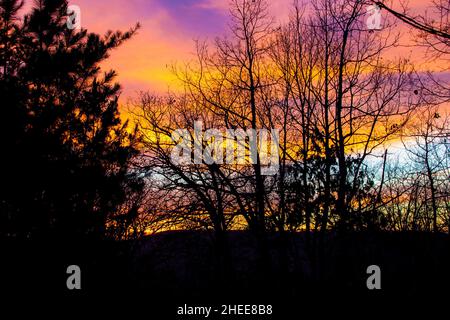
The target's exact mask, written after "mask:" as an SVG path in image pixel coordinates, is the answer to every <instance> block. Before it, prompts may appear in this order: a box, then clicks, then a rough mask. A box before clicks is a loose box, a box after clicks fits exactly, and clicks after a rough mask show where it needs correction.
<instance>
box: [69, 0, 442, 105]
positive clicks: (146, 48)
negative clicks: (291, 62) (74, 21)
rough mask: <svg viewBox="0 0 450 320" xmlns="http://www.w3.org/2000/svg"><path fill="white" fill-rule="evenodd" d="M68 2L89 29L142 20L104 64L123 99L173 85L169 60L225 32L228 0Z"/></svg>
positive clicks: (279, 6) (402, 52)
mask: <svg viewBox="0 0 450 320" xmlns="http://www.w3.org/2000/svg"><path fill="white" fill-rule="evenodd" d="M306 1H307V0H306ZM292 2H293V0H273V1H269V3H270V10H271V13H272V14H273V16H274V17H276V18H277V19H278V20H279V21H280V20H284V19H286V17H287V16H288V14H289V10H290V4H291V3H292ZM70 4H76V5H78V6H79V7H80V8H81V14H82V17H81V22H82V26H83V27H84V28H87V29H88V30H89V31H94V32H98V33H101V34H103V33H105V32H106V31H107V30H109V29H113V30H117V29H118V30H126V29H128V28H130V27H131V26H133V25H134V24H135V23H136V22H140V23H141V24H142V29H141V30H140V31H139V34H138V35H137V36H135V37H134V38H133V39H132V40H130V41H129V42H127V43H125V44H124V45H123V46H122V47H120V48H119V49H117V50H116V51H114V52H113V54H112V56H111V58H110V59H109V60H108V61H107V62H106V63H105V64H104V68H106V69H115V70H116V71H117V72H118V74H119V77H118V81H119V82H120V83H121V84H122V87H123V93H122V97H121V102H122V103H124V102H126V100H127V97H130V96H133V95H134V94H135V93H136V92H137V91H139V90H149V91H152V92H157V93H164V92H167V90H168V89H169V88H170V89H172V90H174V89H176V88H177V82H176V80H175V78H174V76H173V75H172V73H171V71H170V66H171V65H172V64H173V63H175V62H181V63H182V62H184V61H187V60H190V59H192V58H193V57H194V56H193V51H194V40H195V39H213V38H214V37H216V36H221V35H226V34H227V22H228V0H97V1H92V0H71V1H70ZM430 4H431V0H423V1H420V0H412V1H410V2H409V7H410V8H411V9H412V11H411V12H413V13H423V12H424V10H425V8H426V7H427V5H430ZM394 7H395V6H394ZM384 14H385V13H383V15H384ZM402 30H405V31H407V32H406V33H405V34H406V37H408V35H409V34H411V32H408V31H409V30H408V29H407V28H406V27H403V28H402ZM395 54H396V55H399V56H410V57H411V58H412V59H413V60H415V61H417V62H419V63H420V62H423V55H422V53H421V52H420V50H419V49H417V48H402V49H399V50H398V51H397V52H396V53H395ZM435 67H438V68H440V67H441V66H440V65H439V64H435Z"/></svg>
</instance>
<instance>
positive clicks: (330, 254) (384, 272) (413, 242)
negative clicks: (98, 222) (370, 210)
mask: <svg viewBox="0 0 450 320" xmlns="http://www.w3.org/2000/svg"><path fill="white" fill-rule="evenodd" d="M309 238H310V239H307V236H306V235H305V234H287V235H285V236H280V235H279V234H273V235H270V236H269V237H268V239H267V252H268V254H267V255H266V256H264V257H262V255H261V254H260V252H261V250H260V249H259V247H258V246H257V242H256V240H255V238H254V237H253V236H252V235H251V234H249V233H246V232H232V233H229V234H228V238H227V245H226V246H225V248H228V249H227V250H225V251H221V253H220V254H219V255H218V254H217V252H218V250H219V249H218V248H217V246H216V245H215V242H214V238H213V236H212V234H210V233H206V232H205V233H202V232H189V231H185V232H181V231H180V232H172V233H163V234H158V235H155V236H152V237H149V238H146V239H143V240H140V241H129V242H120V243H117V242H101V243H69V242H64V241H48V240H47V241H42V242H33V243H17V242H10V243H2V248H1V249H2V252H3V254H2V256H3V257H4V259H2V262H1V270H0V271H1V274H0V275H1V278H2V280H1V284H0V290H1V291H2V296H4V297H5V298H6V300H5V299H4V298H2V299H3V302H4V303H5V304H8V303H9V302H10V301H11V302H20V303H21V304H22V305H26V304H27V303H28V302H36V301H38V300H41V299H42V300H44V301H45V303H44V305H43V304H42V303H41V306H43V307H44V309H45V307H46V306H48V307H49V308H50V309H51V308H53V307H52V304H58V305H61V304H60V303H69V305H70V304H71V303H74V304H75V305H77V306H79V307H80V306H81V305H82V304H84V303H87V304H91V305H94V306H97V307H98V306H102V308H104V309H105V310H108V311H113V312H114V310H119V309H122V310H125V312H127V313H129V314H131V313H133V312H141V311H142V312H144V313H145V314H146V315H147V316H146V317H144V319H203V318H204V317H203V316H178V315H177V310H178V307H180V306H184V305H185V304H187V305H188V306H201V305H204V306H212V307H217V308H219V309H220V308H221V305H222V304H257V305H261V304H264V305H269V304H270V305H273V308H274V312H273V314H272V315H271V316H267V315H266V316H244V315H232V316H230V315H228V316H219V315H216V318H217V319H301V318H302V317H301V315H305V314H306V313H307V312H309V313H314V314H324V313H329V314H334V313H335V312H337V310H338V309H339V310H340V311H343V312H344V313H345V312H349V313H351V312H356V310H360V309H359V308H361V310H363V311H361V312H362V313H359V315H361V318H362V319H365V318H366V317H367V316H368V315H370V314H373V313H374V312H380V313H383V312H385V310H389V311H386V312H388V313H390V314H391V313H392V312H393V311H392V310H391V308H392V307H395V308H398V310H399V312H400V313H401V314H404V313H405V312H408V313H414V312H415V310H417V309H418V308H421V309H428V310H432V311H437V310H439V311H444V313H446V314H447V315H448V312H445V310H447V308H448V304H449V301H450V300H449V298H450V250H449V249H450V239H449V236H448V235H445V234H426V233H370V234H368V233H355V234H349V235H346V236H335V235H331V234H329V235H327V236H326V239H325V244H324V246H320V241H319V239H318V238H317V239H316V238H315V237H314V236H310V237H309ZM321 248H324V249H322V250H321ZM226 257H228V258H226ZM69 265H79V266H80V268H81V272H82V276H81V279H82V282H81V283H82V289H81V290H79V291H76V290H75V291H70V290H68V289H67V287H66V279H67V277H68V275H67V274H66V268H67V266H69ZM369 265H378V266H379V267H380V269H381V290H369V289H368V288H367V286H366V280H367V278H368V277H369V276H370V275H368V274H367V273H366V271H367V267H368V266H369ZM7 301H8V302H7ZM56 301H58V302H56ZM441 301H443V302H441ZM445 301H446V302H445ZM0 306H1V304H0ZM358 312H360V311H358ZM63 318H64V317H63ZM209 318H213V316H210V317H209ZM444 318H446V317H444Z"/></svg>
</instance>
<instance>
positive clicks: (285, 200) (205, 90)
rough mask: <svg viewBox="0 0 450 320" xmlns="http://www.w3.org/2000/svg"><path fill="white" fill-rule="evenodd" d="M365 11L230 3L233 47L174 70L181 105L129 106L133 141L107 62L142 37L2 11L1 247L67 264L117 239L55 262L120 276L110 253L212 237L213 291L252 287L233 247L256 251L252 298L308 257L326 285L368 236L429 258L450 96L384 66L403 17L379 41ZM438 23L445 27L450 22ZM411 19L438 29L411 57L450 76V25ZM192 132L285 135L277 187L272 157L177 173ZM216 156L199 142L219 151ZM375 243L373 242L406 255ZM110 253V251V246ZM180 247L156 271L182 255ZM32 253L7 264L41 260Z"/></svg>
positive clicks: (443, 185)
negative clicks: (110, 268)
mask: <svg viewBox="0 0 450 320" xmlns="http://www.w3.org/2000/svg"><path fill="white" fill-rule="evenodd" d="M370 4H371V2H367V1H362V0H352V1H347V0H345V1H344V0H342V1H341V0H338V1H335V0H312V1H311V2H310V3H309V4H308V5H302V4H300V3H297V2H295V4H294V5H293V6H292V10H291V14H290V16H289V19H288V21H287V22H285V23H284V24H281V25H278V24H276V23H275V21H274V19H273V18H272V17H271V15H270V12H269V9H268V4H267V3H266V2H265V1H263V0H252V1H250V0H248V1H247V0H234V1H231V3H230V5H231V7H230V9H231V10H230V14H231V23H230V28H231V30H230V32H229V36H228V37H224V38H217V39H216V40H215V41H214V42H212V43H206V42H205V43H202V42H197V43H196V53H197V55H196V59H195V60H194V61H192V62H190V63H187V64H185V65H183V66H175V67H174V72H175V73H176V74H177V76H178V78H179V80H180V83H181V84H182V87H183V89H184V90H183V92H178V93H171V94H168V95H164V96H158V95H154V94H151V93H145V92H144V93H142V94H141V95H140V97H139V98H138V99H136V100H135V101H134V102H133V103H132V105H131V106H130V107H131V108H130V111H131V113H133V114H134V116H135V117H134V120H135V125H131V124H129V123H128V122H122V121H121V118H120V114H119V108H118V98H119V95H120V86H119V85H118V84H117V83H115V82H114V77H115V72H114V71H106V72H104V71H102V70H101V69H100V64H101V62H102V61H104V60H105V59H107V58H108V56H109V54H110V52H111V50H113V49H115V48H117V47H119V46H120V45H121V44H122V43H123V42H124V41H127V40H128V39H130V38H132V36H133V35H134V34H135V33H136V32H137V30H138V28H139V25H137V26H136V27H134V28H132V29H130V30H129V31H127V32H119V31H117V32H108V33H107V34H105V35H104V36H99V35H97V34H94V33H89V32H88V31H87V30H84V29H82V30H81V31H79V30H70V29H69V28H68V27H67V25H66V23H67V2H66V1H62V0H61V1H59V0H55V1H46V0H40V1H35V3H34V6H33V8H32V9H31V11H30V12H27V13H25V15H22V14H20V11H21V9H22V7H23V2H21V1H18V0H1V1H0V17H1V18H0V19H1V20H0V101H1V106H2V107H1V111H2V119H3V124H2V126H1V129H0V130H1V135H0V136H1V137H3V145H2V148H3V150H4V152H3V154H2V159H1V165H2V166H1V168H2V186H3V187H2V191H1V192H0V210H1V213H0V239H1V241H2V242H3V243H7V244H10V243H13V242H20V241H25V242H27V241H40V240H45V241H48V240H50V241H51V243H52V244H51V246H58V245H62V244H65V243H71V244H72V245H71V247H70V248H71V249H72V248H73V247H72V246H73V244H74V243H93V242H95V243H97V240H110V241H104V243H108V246H107V247H101V251H96V250H95V249H93V248H92V247H91V248H90V249H88V248H89V245H87V246H84V245H83V246H80V247H79V248H78V249H76V250H75V253H74V252H73V251H71V250H66V251H67V252H66V251H65V252H64V253H61V251H58V252H59V254H61V255H62V256H63V258H62V262H63V263H65V262H66V261H69V260H71V257H72V261H73V260H76V259H81V260H82V261H83V262H82V263H86V264H87V265H89V266H91V267H92V266H94V268H100V267H99V264H98V261H102V262H101V263H100V265H102V266H103V265H106V264H107V263H112V264H113V263H115V264H116V265H115V266H116V267H117V268H121V265H120V263H121V262H123V260H120V261H121V262H118V260H114V259H113V260H108V259H110V258H105V257H106V255H109V253H110V251H109V250H113V251H114V250H117V252H115V255H118V252H120V253H121V254H122V253H123V252H124V251H127V250H119V249H118V248H119V247H120V248H121V249H122V248H125V247H127V248H128V245H130V244H131V247H133V248H136V246H133V245H136V244H137V247H139V248H140V249H138V251H137V252H140V253H135V252H136V251H135V252H134V253H133V254H137V255H138V257H139V258H141V256H140V255H139V254H142V252H145V246H146V244H145V243H146V237H145V236H146V235H148V234H153V233H157V232H159V231H167V230H195V231H207V232H206V233H202V232H198V237H199V238H198V239H200V238H202V237H203V234H208V235H213V239H214V241H213V242H212V244H213V246H212V247H213V252H214V254H213V255H212V257H211V259H210V260H208V261H207V262H205V263H212V265H213V270H214V272H215V273H217V278H214V279H215V280H218V281H221V282H220V283H221V284H224V285H225V284H226V283H228V285H235V284H236V283H238V282H240V283H241V282H244V283H246V282H245V281H246V279H243V278H242V277H241V278H239V276H236V272H237V271H236V270H238V269H239V268H237V267H236V265H237V264H239V263H238V262H236V260H237V261H239V259H240V257H242V256H240V254H239V253H236V252H239V249H236V248H234V249H233V246H234V247H236V245H235V244H231V243H230V238H232V239H235V240H236V241H238V242H239V241H247V240H245V239H246V238H245V237H246V235H251V237H253V238H252V239H253V240H254V248H252V249H249V250H253V249H254V252H253V251H252V253H251V255H253V254H254V255H255V257H257V258H255V261H256V262H255V265H256V266H257V268H256V269H255V270H254V272H255V276H254V278H252V280H251V281H250V280H249V282H248V283H252V284H257V283H259V284H260V285H261V286H262V284H261V283H260V282H258V281H259V280H260V279H261V278H260V276H261V277H263V278H264V277H266V278H267V277H268V276H269V275H274V272H278V273H277V274H275V275H276V276H278V277H277V281H278V283H284V284H286V283H288V282H289V279H288V278H286V277H287V274H288V273H289V272H287V270H294V271H295V272H299V273H302V272H303V273H302V277H304V278H303V279H306V278H307V276H305V268H304V267H302V266H303V265H304V263H305V262H304V259H307V260H308V261H309V262H308V267H307V268H306V269H308V270H309V271H310V273H309V274H310V279H309V280H311V279H317V278H320V279H321V280H320V281H322V280H324V278H323V277H325V276H328V275H329V273H330V272H333V271H332V270H331V269H330V267H326V265H328V266H335V265H337V262H336V261H340V260H339V259H343V260H348V261H350V262H351V261H352V259H353V258H354V257H355V256H357V255H359V254H360V252H362V251H358V250H359V249H358V250H357V249H355V250H353V249H351V243H352V241H353V240H352V239H359V240H358V241H362V242H361V245H362V246H363V244H364V241H368V240H367V239H369V238H366V237H365V236H364V234H375V233H377V232H379V233H382V232H398V233H397V234H398V235H401V234H405V238H404V239H413V241H412V243H414V245H418V244H419V243H421V242H420V241H418V240H417V239H418V238H414V235H411V233H412V234H414V233H415V232H417V233H418V234H419V233H420V232H430V233H431V232H433V233H434V234H435V236H436V239H437V238H438V239H443V235H442V234H444V233H448V232H449V226H450V179H449V178H450V153H449V146H450V144H449V142H450V141H449V139H450V137H449V131H450V130H449V121H450V120H449V119H450V118H448V117H447V116H446V114H445V111H444V109H443V108H442V107H441V105H442V104H444V103H447V102H448V100H449V97H450V91H449V88H448V87H447V86H446V84H445V83H444V82H443V81H442V79H440V78H438V77H437V75H435V74H433V73H431V72H429V73H427V72H423V71H422V70H418V68H417V66H415V65H414V64H413V63H412V62H411V61H410V60H409V59H408V58H405V57H402V58H394V57H395V56H394V55H393V54H392V53H391V52H392V50H394V49H396V48H398V47H399V45H400V37H399V35H398V34H397V33H396V31H395V30H396V29H395V28H396V25H397V23H399V21H402V20H407V18H408V17H407V16H406V15H405V14H401V13H398V15H400V16H401V17H402V19H399V20H398V17H397V16H398V15H392V16H391V15H386V16H383V18H384V19H385V20H384V21H383V30H382V31H374V30H367V26H366V7H367V6H368V5H370ZM386 8H389V7H386ZM436 8H437V9H440V11H439V12H440V13H441V15H442V17H444V16H445V14H447V18H448V6H447V7H446V6H441V7H436ZM389 10H390V11H392V9H389ZM405 17H406V18H405ZM407 21H409V20H407ZM418 21H420V23H421V26H428V27H429V28H431V29H432V30H434V31H436V30H441V31H442V30H443V32H444V33H442V32H434V33H433V32H429V31H430V30H427V29H426V28H419V30H418V31H417V32H419V34H418V35H417V39H416V41H417V42H419V43H418V44H420V45H426V46H428V47H429V49H430V52H431V53H432V54H433V58H435V59H442V61H446V60H445V59H446V58H448V57H447V54H448V42H447V39H448V38H446V37H445V31H446V30H448V25H447V26H445V25H442V21H444V19H443V18H442V19H441V20H440V21H441V24H440V25H433V23H434V22H429V21H434V20H427V17H423V19H421V20H418ZM447 23H448V19H447ZM412 26H413V27H416V26H415V25H414V24H412ZM412 30H415V29H414V28H413V29H412ZM414 32H416V31H414ZM443 34H444V35H443ZM447 71H448V70H447ZM199 122H201V123H202V126H203V130H204V131H205V130H208V129H215V130H217V131H219V132H221V133H223V132H225V131H224V130H227V129H229V130H231V129H233V130H241V131H242V132H246V130H249V129H253V130H260V129H267V130H271V129H273V128H275V129H277V130H279V138H278V140H277V141H276V142H277V143H278V148H277V150H275V156H276V158H277V159H278V160H279V167H277V170H276V172H275V173H273V172H272V173H271V174H269V175H268V174H267V172H266V171H267V170H266V169H267V163H265V162H264V161H263V153H264V151H263V150H262V149H259V150H257V157H256V159H257V161H256V162H254V163H244V164H234V163H231V164H220V163H216V162H210V161H209V160H210V157H208V155H205V154H201V155H199V156H200V157H201V160H202V163H201V164H182V165H180V164H177V163H174V161H173V157H172V155H173V147H174V146H175V145H176V144H177V143H179V142H180V141H179V139H178V138H176V137H175V138H174V137H173V132H175V131H176V130H178V129H187V130H188V134H189V135H190V137H191V139H192V141H197V139H196V137H195V133H194V131H193V128H194V125H195V123H199ZM210 140H211V139H210V138H207V137H204V139H200V142H199V143H200V144H201V146H202V147H205V148H208V146H209V148H211V146H212V145H213V143H212V142H211V141H210ZM224 141H225V140H224ZM231 144H232V145H233V146H234V147H236V141H234V140H233V141H232V142H231ZM395 146H401V148H400V149H401V150H402V151H401V153H400V155H398V154H397V155H395V154H394V152H395V150H397V149H396V148H395ZM220 147H222V146H220ZM244 149H245V150H246V151H247V152H248V151H249V149H250V145H249V141H247V140H245V141H244ZM216 151H217V150H216ZM213 153H214V152H213ZM273 153H274V152H273V151H272V156H274V154H273ZM244 160H246V161H248V159H247V158H246V159H244ZM237 230H239V231H243V230H244V231H245V232H244V233H243V234H244V235H245V236H238V234H241V233H240V232H239V233H238V232H237ZM181 234H183V233H181ZM186 234H190V233H186ZM356 234H358V235H357V236H356ZM361 234H363V235H361ZM336 235H337V236H338V237H342V238H336V237H337V236H336ZM352 235H355V236H354V237H355V238H352ZM431 236H432V235H431ZM420 237H422V235H421V236H420ZM169 238H170V234H169ZM400 238H401V237H400ZM155 239H158V238H157V236H156V237H155V238H153V240H151V241H150V242H151V243H152V244H151V245H150V244H148V246H149V247H152V246H153V243H154V242H156V243H158V241H157V240H155ZM198 239H197V240H198ZM239 239H241V240H239ZM242 239H244V240H242ZM370 239H371V238H370ZM379 239H381V240H377V241H378V242H377V241H375V242H374V243H377V244H381V243H388V244H391V243H397V242H395V241H398V240H383V239H384V238H382V237H381V238H379ZM389 239H391V238H389ZM394 239H397V238H395V237H394ZM419 239H422V238H419ZM427 239H428V238H427ZM433 239H434V238H433ZM119 240H121V241H119ZM122 240H123V241H122ZM197 240H194V241H193V242H194V243H195V241H197ZM253 240H251V241H250V240H249V241H250V242H252V241H253ZM114 241H115V243H116V244H115V245H117V247H114V248H116V249H113V248H112V247H110V246H109V244H110V243H111V242H114ZM390 241H394V242H390ZM427 241H428V240H427ZM427 241H425V242H423V243H426V245H430V246H431V244H434V243H435V242H434V241H435V240H430V241H429V242H427ZM436 241H438V240H436ZM150 242H149V243H150ZM118 243H119V244H118ZM180 243H182V241H180ZM252 243H253V242H252ZM423 243H422V244H423ZM115 245H114V246H115ZM176 245H177V244H176ZM176 245H174V246H172V247H171V246H168V249H167V250H169V251H174V252H165V253H162V254H161V256H164V254H173V255H178V253H177V252H176V249H174V248H176V247H177V246H176ZM178 245H179V244H178ZM403 245H404V244H402V246H403ZM424 245H425V244H424ZM163 247H164V246H163V245H162V246H159V247H156V249H155V248H154V249H155V250H154V252H159V251H158V250H161V248H163ZM243 247H245V246H244V245H243ZM299 247H300V249H299ZM369 247H370V246H369ZM375 247H376V246H373V243H372V247H370V248H375ZM95 248H96V247H95ZM105 248H106V249H105ZM142 248H144V249H142ZM152 248H153V247H152ZM349 248H350V249H349ZM34 249H35V248H34V247H33V249H30V248H28V249H26V251H24V252H17V248H13V249H11V251H14V252H13V253H12V254H13V255H14V257H17V255H21V256H23V255H26V254H30V255H33V257H34V258H37V259H45V258H46V255H45V254H44V253H43V252H42V251H39V252H32V251H33V250H34ZM347 249H348V250H347ZM421 249H424V248H421ZM139 250H140V251H139ZM180 250H182V251H183V253H186V250H187V251H189V249H186V248H184V249H183V248H182V249H180ZM333 250H334V251H333ZM346 250H347V251H346ZM361 250H363V249H361ZM374 250H375V249H374ZM363 251H364V250H363ZM99 252H102V254H105V256H102V255H101V254H100V255H98V253H99ZM274 252H276V254H275V255H274ZM336 252H338V253H339V254H336ZM389 252H390V251H389ZM396 252H397V251H395V250H393V251H392V254H396ZM421 252H422V251H421ZM425 252H426V248H425ZM430 252H434V251H430ZM48 254H49V255H52V254H54V251H51V252H50V253H48ZM153 254H154V253H153ZM379 254H381V253H379ZM241 255H244V253H241ZM113 256H114V254H113ZM299 256H302V257H299ZM424 256H426V254H425V253H424ZM73 257H75V258H73ZM108 257H110V256H108ZM305 257H306V258H305ZM427 257H428V256H427ZM139 258H138V259H137V260H133V261H140V260H139ZM158 258H160V256H158V257H157V258H154V259H158ZM102 259H103V260H102ZM333 259H336V260H333ZM380 259H381V258H380ZM383 259H385V260H383V261H385V262H386V261H388V258H386V257H384V258H383ZM366 260H367V261H368V262H369V260H370V259H368V258H367V259H366ZM366 260H364V259H363V260H358V263H361V261H363V262H366ZM91 261H95V263H91ZM130 261H131V260H130ZM128 262H129V261H128ZM140 263H142V261H141V262H140ZM145 263H146V262H144V263H142V265H143V266H145V265H146V264H145ZM386 263H387V262H386ZM142 265H137V266H131V267H130V265H128V266H127V267H124V268H125V269H126V270H127V271H130V270H136V268H137V269H139V267H140V266H142ZM431 265H432V266H434V265H435V264H431ZM342 266H343V267H342V269H344V268H345V266H346V264H345V263H343V264H342ZM430 268H431V267H430ZM175 269H176V268H175ZM431 269H432V268H431ZM20 270H22V269H20ZM51 270H54V269H51ZM121 270H122V269H121ZM311 270H314V271H311ZM10 271H11V270H10ZM97 271H98V272H100V271H99V270H97ZM294 271H292V274H297V273H295V272H294ZM47 272H50V271H47ZM131 272H132V271H131ZM149 272H150V271H149ZM155 272H156V271H155ZM94 273H95V272H94ZM95 274H97V273H95ZM138 274H139V273H138ZM155 274H157V275H158V274H159V273H157V272H156V273H155ZM127 276H128V275H126V276H123V279H125V278H126V277H127ZM107 277H108V276H105V275H104V276H103V278H102V279H106V278H107ZM133 277H136V274H132V276H131V278H133ZM321 277H322V278H321ZM244 278H245V277H244ZM258 279H259V280H258ZM97 280H98V279H97ZM133 280H134V281H135V282H133V283H136V282H139V281H136V279H135V278H133ZM309 280H308V281H309ZM58 281H59V280H58ZM93 281H95V280H93ZM105 281H106V280H105ZM124 281H125V280H124ZM252 281H253V282H252ZM305 281H306V280H305ZM102 283H103V282H102ZM248 283H247V284H248ZM63 284H64V282H63ZM296 284H298V283H297V282H295V281H294V282H293V283H292V285H296ZM123 285H124V286H126V285H125V284H123ZM138 286H139V285H138ZM256 287H258V288H259V286H256Z"/></svg>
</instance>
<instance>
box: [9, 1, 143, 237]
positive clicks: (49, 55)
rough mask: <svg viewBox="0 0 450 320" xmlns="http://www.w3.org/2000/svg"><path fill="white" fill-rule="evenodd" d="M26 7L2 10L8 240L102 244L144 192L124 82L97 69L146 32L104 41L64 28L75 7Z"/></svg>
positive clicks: (13, 3)
mask: <svg viewBox="0 0 450 320" xmlns="http://www.w3.org/2000/svg"><path fill="white" fill-rule="evenodd" d="M22 5H23V2H21V1H17V0H7V1H1V2H0V15H1V20H0V28H1V31H0V65H1V66H2V68H1V69H0V71H1V73H0V82H1V84H0V88H1V89H0V100H1V101H2V115H3V117H2V118H3V119H4V120H3V124H2V126H1V129H0V130H1V137H2V138H3V141H4V144H3V152H2V153H3V157H2V182H3V185H4V187H5V189H4V192H2V193H1V195H0V197H1V199H0V206H1V218H0V219H1V222H0V224H1V227H0V228H1V229H0V232H1V235H2V236H6V237H9V238H35V237H42V236H45V237H47V236H49V235H51V234H53V235H59V236H64V237H82V238H86V237H101V236H103V235H104V234H105V230H106V228H107V223H106V221H107V219H110V218H111V217H112V216H114V215H116V214H117V212H118V208H119V206H120V205H121V204H123V203H124V202H125V201H126V200H127V197H129V196H131V195H132V194H133V193H135V192H138V191H139V190H140V189H141V187H142V185H141V182H140V180H139V179H138V178H137V177H136V175H134V174H133V173H132V172H131V171H130V170H129V168H130V164H131V160H132V158H133V156H134V155H136V154H137V150H136V143H137V136H136V133H135V132H133V130H129V129H128V128H127V123H126V122H125V123H122V122H121V119H120V115H119V111H118V97H119V93H120V86H119V85H118V84H116V83H114V82H113V80H114V77H115V75H116V74H115V72H114V71H108V72H105V73H103V74H102V73H101V69H100V66H99V64H100V63H101V62H102V61H103V60H105V59H106V58H108V55H109V53H110V51H111V50H112V49H114V48H117V47H118V46H120V45H121V44H122V43H123V42H124V41H126V40H128V39H130V38H131V37H132V36H133V34H134V33H135V32H136V30H137V29H138V28H139V25H136V27H134V28H132V29H131V30H129V31H128V32H125V33H122V32H119V31H118V32H111V31H109V32H108V33H106V35H105V36H104V37H101V36H99V35H97V34H95V33H88V32H87V30H84V29H83V30H81V31H76V30H70V29H69V28H68V27H67V26H66V21H67V17H66V11H67V1H63V0H57V1H48V0H45V1H44V0H39V1H36V2H35V3H34V6H33V8H32V9H31V11H30V12H29V13H28V14H26V15H25V16H24V17H23V19H21V18H20V16H19V10H20V9H21V7H22ZM135 211H136V208H131V209H130V210H128V212H121V214H133V212H135Z"/></svg>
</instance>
